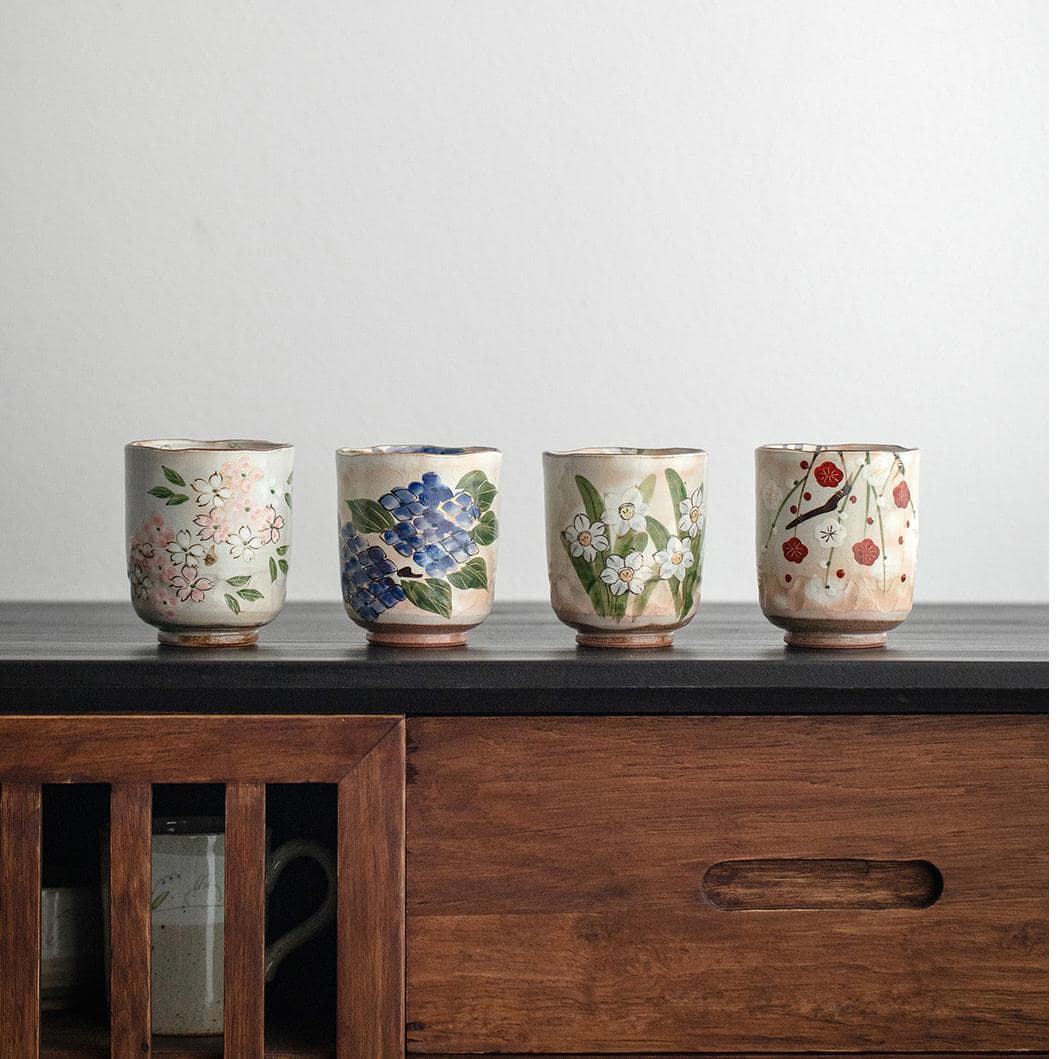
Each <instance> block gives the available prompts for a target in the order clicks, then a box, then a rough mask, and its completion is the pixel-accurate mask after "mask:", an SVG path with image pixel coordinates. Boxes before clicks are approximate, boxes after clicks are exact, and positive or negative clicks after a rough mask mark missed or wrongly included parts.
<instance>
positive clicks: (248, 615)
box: [125, 439, 294, 647]
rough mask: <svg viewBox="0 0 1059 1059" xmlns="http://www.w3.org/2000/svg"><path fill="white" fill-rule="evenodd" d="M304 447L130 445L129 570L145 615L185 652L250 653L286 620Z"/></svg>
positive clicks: (182, 442)
mask: <svg viewBox="0 0 1059 1059" xmlns="http://www.w3.org/2000/svg"><path fill="white" fill-rule="evenodd" d="M293 483H294V448H293V446H291V445H288V444H285V443H281V442H272V441H246V440H242V439H233V440H224V441H194V440H190V439H171V440H157V441H133V442H131V443H130V444H128V445H126V446H125V534H126V552H125V558H126V565H127V570H128V577H129V585H130V590H131V595H132V605H133V608H134V609H135V610H136V613H137V614H138V615H139V616H140V617H141V618H142V619H143V620H144V621H145V622H147V623H148V624H149V625H154V626H156V627H157V629H158V639H159V640H160V641H161V642H162V643H164V644H170V645H172V646H177V647H243V646H247V645H250V644H253V643H255V642H256V641H257V635H258V630H259V629H260V628H261V626H263V625H266V624H267V623H268V622H270V621H272V619H273V618H275V617H276V615H277V614H279V612H280V609H281V608H282V606H283V602H284V599H285V598H286V591H287V572H288V570H289V569H290V559H291V556H290V547H291V504H292V493H293V489H294V484H293Z"/></svg>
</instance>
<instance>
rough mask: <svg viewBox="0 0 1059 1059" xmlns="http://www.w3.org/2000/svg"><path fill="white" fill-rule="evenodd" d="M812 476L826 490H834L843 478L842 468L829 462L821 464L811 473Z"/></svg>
mask: <svg viewBox="0 0 1059 1059" xmlns="http://www.w3.org/2000/svg"><path fill="white" fill-rule="evenodd" d="M813 475H814V476H815V478H816V480H817V481H818V482H819V483H820V484H821V485H822V486H824V488H826V489H834V488H835V486H836V485H839V484H840V483H841V481H842V479H843V478H844V477H845V475H844V474H843V473H842V468H841V467H839V466H838V465H837V464H834V463H832V462H831V461H830V460H827V461H826V462H824V463H821V464H820V466H819V467H817V468H816V469H815V470H814V471H813Z"/></svg>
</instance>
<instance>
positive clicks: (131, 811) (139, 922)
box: [110, 741, 151, 1059]
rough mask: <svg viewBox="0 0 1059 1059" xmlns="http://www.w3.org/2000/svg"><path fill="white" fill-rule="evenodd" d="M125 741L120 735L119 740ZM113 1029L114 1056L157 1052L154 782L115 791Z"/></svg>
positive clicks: (130, 1058)
mask: <svg viewBox="0 0 1059 1059" xmlns="http://www.w3.org/2000/svg"><path fill="white" fill-rule="evenodd" d="M119 743H120V741H119ZM110 945H111V961H110V1035H111V1055H112V1057H113V1059H145V1057H146V1059H149V1057H150V1054H151V785H150V784H149V783H124V782H122V783H115V784H114V785H113V787H112V788H111V792H110Z"/></svg>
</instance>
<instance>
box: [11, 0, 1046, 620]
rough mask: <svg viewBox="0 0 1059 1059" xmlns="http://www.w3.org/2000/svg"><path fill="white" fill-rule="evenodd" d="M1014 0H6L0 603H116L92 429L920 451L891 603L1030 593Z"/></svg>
mask: <svg viewBox="0 0 1059 1059" xmlns="http://www.w3.org/2000/svg"><path fill="white" fill-rule="evenodd" d="M1046 19H1047V8H1046V4H1045V3H1043V2H1025V0H1021V2H1020V0H1003V2H995V3H989V2H984V0H953V2H942V0H926V2H925V0H908V2H871V3H868V2H852V3H851V2H850V0H833V2H830V0H815V2H809V0H804V2H791V0H784V2H781V0H776V2H763V0H730V2H721V0H713V2H710V0H690V2H679V0H666V2H657V0H642V2H633V0H598V2H590V3H574V2H571V0H460V2H457V0H444V2H442V0H438V2H430V0H416V2H409V0H386V2H384V3H376V2H366V0H355V2H349V0H341V2H339V0H320V2H299V3H290V2H289V0H283V2H280V0H257V2H253V3H251V2H249V0H224V2H223V3H216V2H205V0H181V2H179V3H159V2H156V0H148V2H137V0H110V2H106V3H104V2H102V0H81V2H78V3H54V2H53V3H48V2H41V0H4V3H3V6H2V9H0V355H2V370H3V374H2V383H3V385H2V396H0V400H2V403H3V408H2V413H3V420H2V424H0V442H2V453H3V463H2V468H3V470H2V475H0V482H2V487H0V488H2V493H0V510H2V512H3V519H2V526H3V531H2V538H0V540H2V543H0V596H3V597H5V598H25V597H40V598H67V597H69V598H74V597H76V598H86V597H108V598H125V597H126V596H127V587H126V582H125V575H124V555H123V515H122V507H123V497H122V444H123V443H124V442H125V441H127V440H129V439H132V438H142V437H152V436H155V437H158V436H161V437H166V436H170V437H172V436H200V437H218V436H226V435H227V436H252V437H272V438H275V439H278V440H292V441H294V442H296V443H297V445H298V448H299V451H298V482H297V491H296V505H297V513H296V514H297V517H296V522H297V525H296V529H295V532H296V538H297V543H296V545H295V555H294V558H295V562H294V564H293V566H292V575H291V593H292V595H293V596H294V597H295V598H328V597H331V598H337V593H338V584H337V560H336V546H335V543H334V540H333V537H334V525H335V516H334V498H333V484H332V482H333V473H334V472H333V457H332V450H333V448H334V447H335V446H336V445H339V444H364V443H379V442H407V441H436V442H441V443H450V444H460V443H463V444H473V443H479V444H492V445H497V446H499V447H500V448H502V449H503V450H504V451H505V453H506V466H505V473H504V479H503V492H504V511H505V519H504V527H503V537H502V540H503V548H502V572H501V581H500V590H499V591H500V595H501V596H502V597H504V598H517V597H543V596H544V595H545V594H546V578H545V564H544V541H543V536H542V534H543V530H542V500H541V471H540V456H539V452H540V450H541V449H542V448H545V447H572V446H576V445H585V444H641V445H650V444H665V445H674V444H675V445H702V446H704V447H706V448H708V449H709V450H710V453H711V470H710V477H711V482H710V506H709V518H710V526H709V537H708V555H709V565H708V572H707V578H706V596H707V597H708V598H713V599H751V598H753V596H754V593H755V581H754V568H753V567H754V555H753V532H752V519H753V512H754V506H753V487H752V473H753V471H752V468H753V457H752V449H753V447H754V445H755V444H758V443H761V442H764V441H801V440H808V441H816V440H821V441H827V440H856V441H860V440H866V441H880V442H897V443H903V444H906V445H919V446H921V447H922V449H923V485H922V493H923V496H922V505H921V506H922V510H923V515H924V518H923V537H922V543H921V550H920V577H919V581H918V586H917V587H918V589H919V598H920V599H922V600H927V599H933V600H940V599H997V600H1001V599H1003V600H1014V599H1032V600H1039V599H1043V598H1044V597H1045V593H1046V588H1045V570H1046V560H1045V559H1044V556H1046V554H1047V534H1048V525H1047V507H1046V503H1045V496H1046V488H1047V486H1046V459H1045V418H1046V396H1045V385H1044V383H1045V378H1046V370H1047V367H1046V326H1047V321H1046V301H1045V298H1046V293H1045V279H1046V250H1045V242H1044V230H1045V219H1046V191H1045V177H1046V141H1045V137H1046V103H1045V97H1044V92H1045V70H1046V52H1045V47H1046V45H1045V37H1046V32H1045V31H1046Z"/></svg>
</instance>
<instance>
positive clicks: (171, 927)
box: [103, 817, 335, 1037]
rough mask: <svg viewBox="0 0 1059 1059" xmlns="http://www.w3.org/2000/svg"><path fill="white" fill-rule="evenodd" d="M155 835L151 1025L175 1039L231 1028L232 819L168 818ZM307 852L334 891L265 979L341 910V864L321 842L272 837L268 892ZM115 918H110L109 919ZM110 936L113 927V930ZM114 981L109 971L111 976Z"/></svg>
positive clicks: (274, 949)
mask: <svg viewBox="0 0 1059 1059" xmlns="http://www.w3.org/2000/svg"><path fill="white" fill-rule="evenodd" d="M152 832H153V833H152V836H151V1025H152V1028H153V1031H154V1032H155V1033H160V1034H168V1035H170V1036H174V1037H201V1036H211V1035H213V1034H218V1033H222V1032H223V1031H224V821H223V819H220V818H215V817H167V818H158V819H156V820H155V821H154V822H153V826H152ZM109 850H110V845H109V835H105V836H104V841H103V864H104V871H103V879H104V883H103V901H104V907H105V908H108V909H109V889H108V883H107V881H106V880H109V878H110V870H109V860H110V852H109ZM299 857H308V858H309V859H311V860H314V861H316V863H317V864H319V866H320V867H321V869H322V870H323V872H324V875H325V877H326V880H327V893H326V896H325V897H324V899H323V901H322V902H321V903H320V905H319V907H318V908H317V909H316V911H315V912H313V913H312V915H310V916H309V917H308V918H307V919H306V920H305V921H304V922H302V923H300V924H298V925H297V926H295V927H293V928H292V929H291V930H289V931H288V932H287V933H286V934H284V935H283V936H282V937H280V938H278V939H277V940H276V941H274V942H272V944H271V945H269V946H268V947H267V948H266V949H265V981H266V982H271V981H272V979H273V978H274V976H275V974H276V970H277V968H278V967H279V964H280V962H281V961H282V960H283V959H284V958H285V957H287V956H289V955H290V953H292V952H293V951H294V950H295V949H297V948H298V947H299V946H301V945H304V944H305V942H307V941H308V940H309V939H310V938H311V937H313V936H314V935H316V934H318V933H319V932H320V931H321V930H323V928H324V927H325V926H326V925H327V924H328V923H329V922H330V921H331V920H332V919H333V918H334V915H335V866H334V861H333V859H332V857H331V855H330V854H329V853H328V852H327V851H326V850H325V849H324V848H323V847H322V846H321V845H320V844H319V843H317V842H313V841H310V840H308V839H298V838H295V839H291V840H290V841H289V842H285V843H284V844H283V845H282V846H280V847H279V849H277V850H275V851H272V850H271V835H270V834H269V832H266V834H265V894H266V896H267V895H269V894H271V893H272V891H273V889H274V888H275V886H276V883H277V881H278V880H279V877H280V875H281V874H282V872H283V870H284V869H285V868H286V867H287V865H288V864H290V863H291V862H292V861H294V860H297V859H298V858H299ZM108 918H109V916H108ZM107 936H108V937H109V929H108V931H107ZM108 978H109V975H108Z"/></svg>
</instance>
